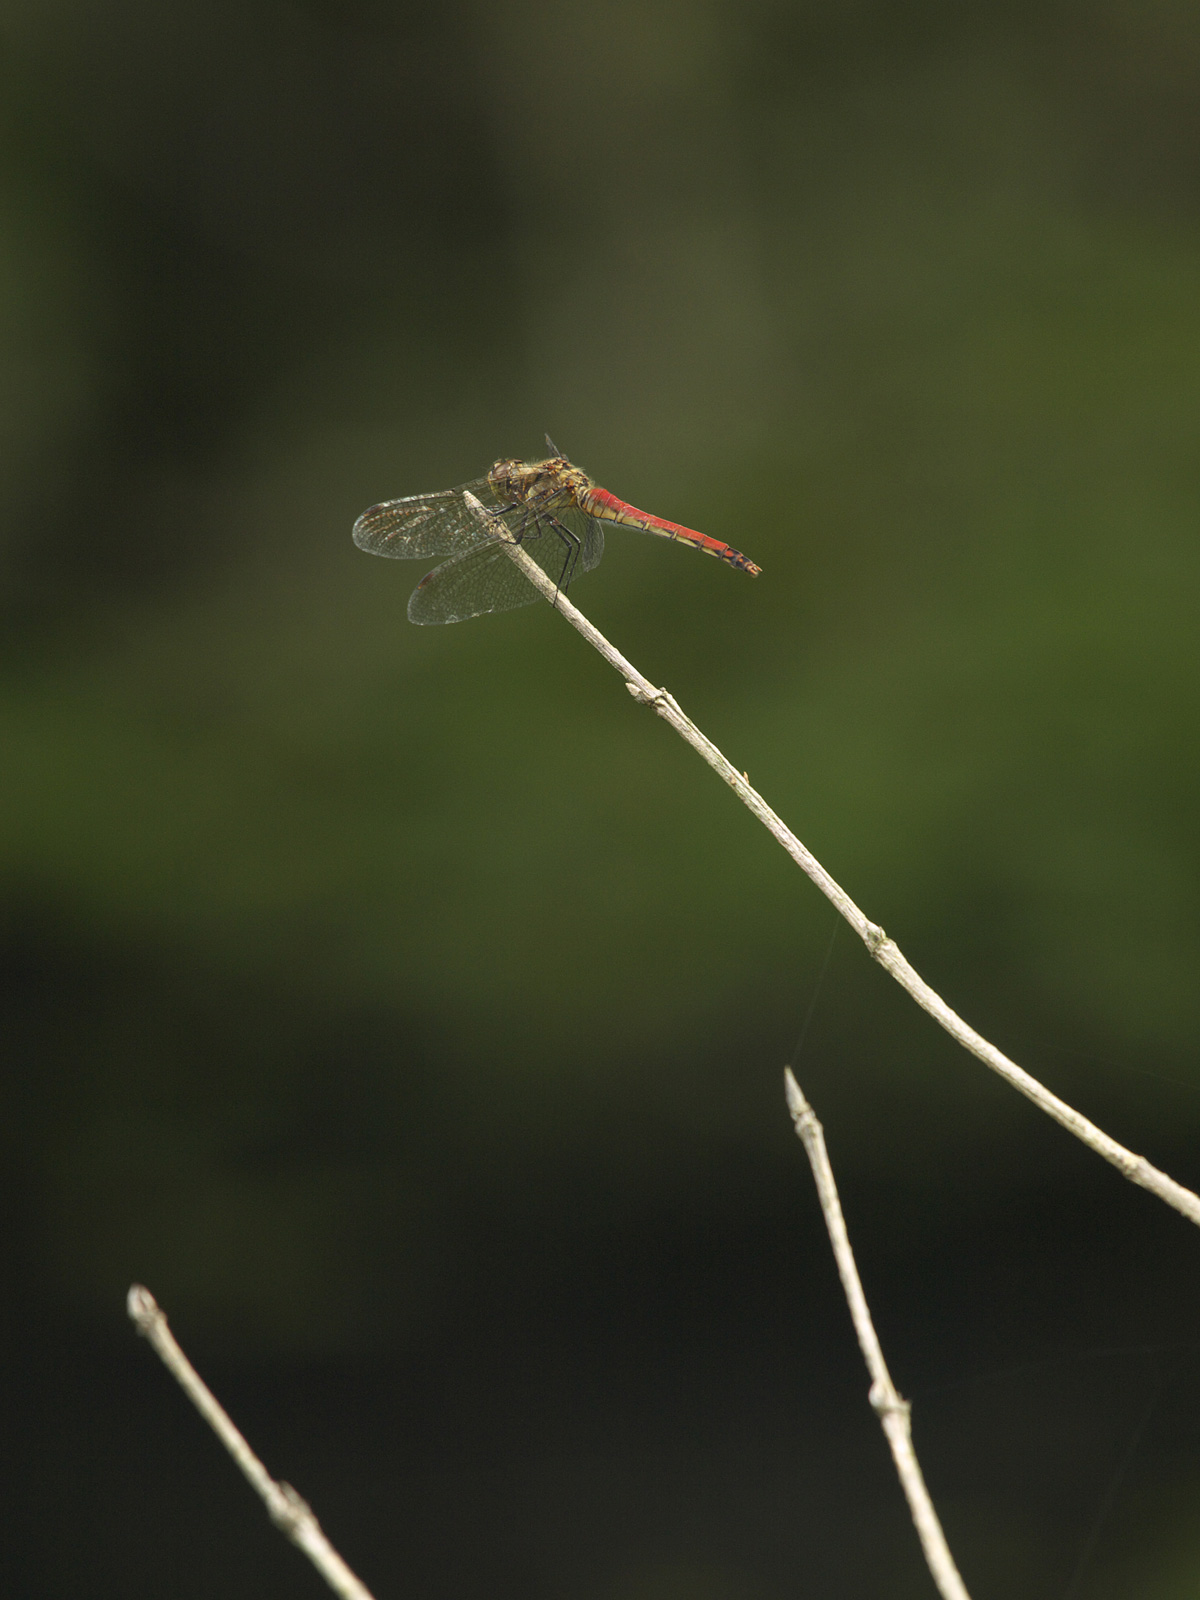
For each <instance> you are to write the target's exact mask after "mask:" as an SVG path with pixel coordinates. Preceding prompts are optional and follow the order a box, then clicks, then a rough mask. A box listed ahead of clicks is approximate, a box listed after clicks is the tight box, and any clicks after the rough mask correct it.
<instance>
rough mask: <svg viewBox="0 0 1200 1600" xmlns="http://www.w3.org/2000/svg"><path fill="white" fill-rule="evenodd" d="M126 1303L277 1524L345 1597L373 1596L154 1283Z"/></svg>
mask: <svg viewBox="0 0 1200 1600" xmlns="http://www.w3.org/2000/svg"><path fill="white" fill-rule="evenodd" d="M125 1304H126V1309H127V1310H128V1312H129V1315H130V1318H131V1319H132V1321H133V1323H134V1325H135V1326H136V1328H137V1330H138V1332H139V1333H140V1334H143V1335H144V1336H145V1338H146V1339H148V1340H149V1342H150V1344H151V1345H152V1346H153V1347H154V1350H155V1352H156V1353H157V1354H158V1355H159V1357H161V1359H162V1363H163V1365H164V1366H165V1367H166V1369H167V1371H168V1372H169V1373H170V1374H171V1376H172V1377H173V1378H174V1379H175V1380H176V1382H177V1383H178V1384H179V1387H180V1388H181V1389H182V1390H183V1392H184V1394H186V1395H187V1397H188V1399H189V1400H190V1401H191V1402H192V1404H193V1405H194V1406H195V1408H196V1410H197V1411H198V1412H199V1413H200V1415H201V1416H202V1417H203V1418H204V1420H205V1421H206V1422H207V1423H208V1425H209V1426H210V1427H211V1428H212V1430H213V1432H214V1433H215V1434H216V1436H217V1438H218V1439H220V1441H221V1443H222V1444H223V1445H224V1446H225V1448H226V1450H228V1451H229V1454H230V1455H231V1456H232V1457H233V1459H234V1461H236V1462H237V1464H238V1466H239V1467H240V1468H241V1470H242V1472H243V1473H244V1475H245V1477H246V1478H247V1480H248V1481H249V1483H250V1486H251V1488H252V1489H253V1490H254V1491H255V1493H256V1494H257V1495H258V1496H259V1497H260V1498H261V1500H262V1502H263V1504H264V1505H265V1506H266V1508H267V1513H268V1515H269V1516H270V1518H271V1521H272V1522H273V1523H274V1524H275V1526H276V1527H277V1528H278V1529H279V1530H280V1532H281V1533H283V1534H284V1535H286V1537H287V1538H289V1539H290V1540H291V1541H292V1543H293V1544H294V1545H297V1546H298V1547H299V1548H300V1549H301V1550H303V1551H304V1554H305V1555H306V1556H307V1557H308V1559H309V1560H310V1561H311V1562H312V1564H313V1566H314V1567H316V1569H317V1571H318V1572H319V1573H320V1574H321V1576H322V1577H323V1578H324V1579H325V1582H326V1583H327V1584H328V1585H329V1587H330V1588H331V1589H332V1590H333V1592H334V1594H336V1595H340V1596H341V1600H371V1593H370V1590H369V1589H367V1588H366V1587H365V1585H364V1584H362V1583H360V1582H359V1580H358V1579H357V1578H356V1577H355V1576H354V1574H353V1573H352V1572H351V1571H350V1568H349V1567H348V1566H347V1565H346V1563H345V1562H344V1561H343V1560H342V1558H341V1556H340V1555H338V1553H337V1551H336V1550H335V1549H334V1548H333V1546H332V1545H331V1544H330V1542H329V1540H328V1539H327V1538H326V1537H325V1535H324V1534H323V1533H322V1532H321V1525H320V1523H319V1522H318V1521H317V1519H316V1517H315V1516H314V1515H313V1513H312V1510H311V1508H310V1507H309V1506H308V1505H307V1504H306V1502H305V1501H303V1500H302V1499H301V1498H300V1496H299V1495H298V1494H297V1493H296V1491H295V1489H293V1488H292V1486H291V1484H290V1483H276V1481H275V1479H274V1478H272V1477H271V1475H270V1474H269V1473H268V1471H267V1469H266V1468H265V1467H264V1466H263V1464H262V1462H261V1461H260V1460H259V1459H258V1457H257V1456H256V1455H255V1454H254V1451H253V1450H251V1448H250V1446H249V1445H248V1444H247V1443H246V1441H245V1439H244V1438H243V1437H242V1435H241V1434H240V1433H239V1432H238V1430H237V1429H236V1428H235V1427H234V1425H233V1423H232V1422H231V1421H230V1419H229V1416H228V1414H227V1413H226V1412H225V1410H224V1409H223V1408H222V1407H221V1405H220V1403H219V1402H218V1401H217V1399H216V1397H215V1396H214V1395H213V1393H212V1390H211V1389H209V1388H208V1386H207V1384H205V1382H204V1380H203V1379H202V1378H201V1377H200V1375H199V1373H198V1372H197V1371H196V1369H195V1367H193V1366H192V1364H191V1362H190V1361H189V1360H188V1358H187V1357H186V1356H185V1355H184V1353H183V1351H182V1350H181V1349H180V1348H179V1346H178V1344H177V1343H176V1342H175V1338H174V1336H173V1335H172V1333H171V1330H170V1329H169V1328H168V1327H167V1319H166V1317H165V1315H164V1314H163V1312H162V1311H160V1310H159V1307H158V1302H157V1301H156V1300H155V1298H154V1296H153V1295H152V1294H151V1293H150V1291H149V1289H143V1288H142V1286H141V1285H140V1284H137V1283H135V1284H134V1286H133V1288H132V1289H130V1291H129V1294H128V1297H127V1299H126V1302H125Z"/></svg>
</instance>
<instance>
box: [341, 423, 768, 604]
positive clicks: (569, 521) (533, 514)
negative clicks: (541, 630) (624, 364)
mask: <svg viewBox="0 0 1200 1600" xmlns="http://www.w3.org/2000/svg"><path fill="white" fill-rule="evenodd" d="M546 448H547V450H549V452H550V454H549V456H548V457H547V459H546V460H545V461H515V460H507V459H506V460H503V461H497V462H496V464H495V466H494V467H493V468H492V469H491V471H490V472H489V473H488V475H487V477H486V478H480V479H478V480H477V481H476V482H474V483H464V484H462V485H460V486H459V488H457V489H438V490H436V491H435V492H434V493H433V494H414V495H409V496H408V497H407V498H406V499H403V500H384V501H382V502H381V504H379V505H377V506H371V507H370V509H369V510H367V511H364V512H363V514H362V516H361V517H359V519H358V521H357V522H356V523H355V524H354V542H355V544H356V545H357V546H358V548H359V549H360V550H366V551H369V552H370V554H371V555H375V556H394V557H396V558H397V559H399V560H401V561H418V560H429V559H431V558H434V557H437V556H445V557H446V559H445V560H444V561H443V562H442V564H441V565H440V566H438V567H434V569H433V571H432V572H429V573H426V575H425V577H423V578H422V579H421V581H420V583H419V584H418V585H417V587H416V588H415V589H414V590H413V593H412V598H411V599H410V600H409V602H408V620H409V621H410V622H417V623H436V622H465V621H466V620H467V619H468V618H469V617H481V616H485V615H486V614H487V613H488V612H491V611H514V610H515V609H516V608H517V607H518V606H527V605H532V604H533V603H534V601H536V600H537V599H538V592H537V590H536V589H535V588H534V587H533V585H532V584H531V583H530V582H529V581H528V579H527V578H526V577H525V576H524V574H523V573H522V572H521V569H520V568H519V567H518V566H517V564H516V563H515V562H514V561H512V560H511V559H510V558H509V557H508V556H507V555H506V554H505V551H504V546H505V544H507V543H510V542H513V541H515V542H516V543H517V544H519V545H520V546H521V548H522V549H523V550H525V551H526V552H527V553H528V554H529V555H530V556H532V557H533V559H534V560H535V561H536V562H537V564H538V566H539V567H541V569H542V571H543V572H545V573H546V574H547V576H548V577H549V578H550V579H551V580H552V581H553V582H554V584H555V586H556V587H557V588H558V589H560V590H563V589H566V587H567V585H568V584H569V583H570V582H571V581H572V579H574V578H576V577H578V576H579V575H580V574H581V573H584V572H590V571H591V570H592V568H593V567H596V566H598V565H599V563H600V558H601V556H602V555H603V554H604V524H605V523H608V524H612V523H617V524H619V525H620V526H621V527H625V528H637V529H639V530H640V531H641V532H642V533H653V534H656V535H657V536H658V537H659V538H660V539H677V540H678V541H679V542H680V543H681V544H688V545H691V546H692V548H693V549H694V550H703V551H704V552H705V553H706V554H707V555H710V556H716V557H717V559H718V560H720V561H725V562H727V563H728V564H729V565H730V566H731V567H737V568H738V569H739V571H741V572H749V573H751V574H757V573H759V572H760V571H761V570H762V569H761V568H760V567H757V566H755V564H754V562H753V561H751V560H750V559H749V557H747V556H744V555H743V554H742V552H741V551H740V550H735V549H734V548H733V547H732V545H728V544H722V542H721V541H720V539H712V538H710V537H709V535H708V534H706V533H697V532H696V530H695V529H694V528H684V527H681V526H680V524H679V523H678V522H666V521H664V519H663V518H662V517H654V516H651V515H650V513H649V512H648V511H639V510H638V508H637V507H636V506H631V505H629V504H628V502H627V501H625V500H618V499H617V497H616V495H615V494H610V493H609V492H608V490H607V489H602V488H600V486H599V485H598V484H597V483H594V482H593V481H592V479H591V478H589V477H588V475H587V473H586V472H584V471H583V470H582V468H580V467H577V466H575V465H574V464H573V463H572V462H570V461H568V460H567V458H566V456H564V455H563V454H562V452H561V451H560V450H558V449H557V448H556V447H555V444H554V441H553V440H552V439H551V438H550V437H549V435H547V437H546ZM468 491H469V492H470V493H471V494H472V495H474V496H475V498H476V499H477V500H478V501H479V502H480V503H481V504H482V505H483V506H484V507H485V508H486V509H487V510H488V512H490V514H491V518H492V519H495V520H494V521H491V520H490V519H489V518H484V517H480V516H479V514H478V512H475V511H472V509H471V507H470V506H469V505H468V504H467V502H466V500H465V499H464V498H463V496H464V495H465V494H466V493H467V492H468Z"/></svg>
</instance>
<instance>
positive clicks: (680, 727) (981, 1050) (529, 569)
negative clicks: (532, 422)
mask: <svg viewBox="0 0 1200 1600" xmlns="http://www.w3.org/2000/svg"><path fill="white" fill-rule="evenodd" d="M466 500H467V503H468V504H469V505H470V507H471V509H472V511H473V512H474V513H475V515H476V516H478V517H479V518H480V519H481V520H482V521H483V522H485V523H486V525H487V527H488V529H489V531H490V532H492V533H494V534H495V535H496V536H497V537H498V538H500V539H502V540H503V541H504V542H505V544H506V547H507V551H508V554H509V556H511V558H512V559H513V560H514V561H515V562H516V563H517V565H518V566H519V567H520V568H521V571H522V572H523V573H524V574H525V576H526V577H527V578H528V579H529V581H530V583H532V584H533V585H534V587H535V588H536V589H538V590H540V592H541V593H542V594H543V595H545V597H546V599H547V600H549V601H550V602H551V603H552V604H553V605H554V606H555V607H556V608H557V610H558V611H559V612H561V614H562V615H563V616H564V617H565V618H566V620H567V621H568V622H569V623H570V624H571V626H572V627H573V628H574V629H575V630H576V631H577V632H578V633H581V634H582V635H583V637H584V638H585V639H586V640H587V641H588V643H589V644H590V645H591V646H592V647H593V648H594V649H596V650H598V651H599V652H600V654H601V655H602V656H603V657H604V659H605V660H606V661H607V662H608V663H609V665H610V666H611V667H613V668H615V669H616V671H617V672H619V673H620V674H621V676H622V677H623V678H624V679H625V686H626V688H627V689H628V690H629V692H630V694H631V695H632V696H633V697H634V699H635V700H637V701H639V702H640V703H641V704H642V705H648V706H653V708H654V710H655V711H657V712H658V714H659V716H660V717H661V718H662V719H663V721H664V722H667V723H669V724H670V726H671V727H672V728H674V729H675V731H676V733H678V734H679V736H680V738H682V739H685V740H686V741H687V742H688V744H690V745H691V746H692V748H693V749H694V750H697V751H698V752H699V753H700V755H701V756H703V758H704V760H705V761H707V762H708V764H709V766H710V767H711V768H712V769H713V771H714V772H716V773H717V774H718V776H719V777H721V778H723V779H724V780H725V782H726V783H727V784H728V785H729V787H730V788H731V789H732V790H733V792H734V794H736V795H737V797H738V799H739V800H741V801H742V803H743V804H744V805H745V806H746V807H747V808H748V809H749V810H750V812H751V813H752V814H753V815H754V816H755V817H757V818H758V820H759V821H760V822H761V823H762V825H763V827H764V828H766V829H767V831H768V833H770V834H771V835H772V836H773V837H774V838H775V839H776V840H778V842H779V843H780V844H781V845H782V846H783V848H784V849H785V850H786V851H787V853H788V855H790V856H791V858H792V860H793V861H794V862H796V864H797V866H799V867H800V868H801V869H802V870H803V871H804V872H806V873H807V874H808V876H809V877H810V878H811V879H812V881H813V882H814V883H815V884H816V886H817V888H818V889H820V891H821V893H822V894H823V895H825V897H826V898H827V899H828V900H830V901H831V902H832V904H833V905H834V906H835V907H836V908H837V910H838V911H839V912H840V913H841V915H842V916H843V917H844V918H845V919H846V921H847V922H848V923H849V924H850V926H851V927H852V928H853V929H854V931H855V933H857V934H858V936H859V938H860V939H861V940H862V941H863V943H864V944H865V945H866V947H867V949H868V951H869V952H870V954H871V955H872V956H873V957H874V958H875V960H876V961H877V962H878V963H879V965H880V966H881V967H883V968H884V970H885V971H886V972H890V973H891V975H892V977H893V978H895V980H896V982H897V983H898V984H900V985H901V987H902V988H904V989H907V991H908V993H909V994H910V995H911V996H912V998H913V999H914V1000H915V1001H916V1002H917V1004H918V1005H919V1006H922V1007H924V1009H925V1010H926V1011H928V1013H929V1015H930V1016H931V1017H932V1018H933V1019H934V1021H935V1022H938V1023H940V1025H941V1026H942V1027H943V1028H944V1029H945V1030H946V1032H947V1033H948V1034H949V1035H950V1037H951V1038H952V1039H956V1040H957V1041H958V1043H959V1044H961V1045H962V1046H963V1047H964V1048H965V1049H967V1050H969V1051H970V1052H971V1053H972V1055H975V1056H978V1057H979V1059H980V1061H982V1062H983V1063H984V1065H985V1066H988V1067H990V1068H991V1069H992V1071H993V1072H995V1073H997V1074H998V1075H999V1076H1000V1077H1001V1078H1003V1079H1004V1081H1005V1082H1006V1083H1008V1084H1009V1085H1010V1086H1011V1087H1012V1088H1014V1089H1016V1090H1018V1091H1019V1093H1021V1094H1023V1095H1024V1096H1025V1097H1026V1099H1028V1100H1032V1101H1033V1103H1034V1105H1035V1106H1037V1107H1038V1108H1039V1109H1040V1110H1042V1111H1044V1112H1045V1113H1046V1115H1047V1116H1049V1117H1053V1118H1054V1120H1055V1122H1058V1123H1060V1124H1061V1125H1062V1126H1063V1127H1064V1128H1066V1129H1067V1131H1068V1132H1069V1133H1073V1134H1074V1135H1075V1137H1076V1138H1077V1139H1080V1140H1082V1141H1083V1143H1084V1144H1086V1145H1087V1146H1088V1148H1089V1149H1090V1150H1094V1151H1095V1152H1096V1154H1097V1155H1098V1156H1102V1157H1103V1158H1104V1160H1105V1161H1108V1162H1111V1164H1112V1165H1113V1166H1114V1167H1116V1169H1117V1171H1118V1172H1120V1173H1122V1174H1124V1176H1125V1177H1126V1178H1128V1179H1129V1180H1130V1182H1131V1183H1136V1184H1139V1185H1140V1186H1141V1187H1142V1188H1143V1189H1148V1190H1149V1191H1150V1193H1151V1194H1153V1195H1157V1196H1158V1198H1159V1199H1160V1200H1162V1201H1164V1202H1165V1203H1166V1204H1167V1205H1169V1206H1172V1207H1173V1208H1174V1209H1175V1210H1176V1211H1178V1212H1179V1213H1180V1214H1181V1215H1182V1216H1185V1217H1186V1218H1187V1219H1188V1221H1189V1222H1194V1223H1196V1224H1197V1225H1198V1226H1200V1195H1195V1194H1193V1193H1192V1191H1191V1190H1190V1189H1185V1188H1184V1187H1183V1185H1182V1184H1180V1183H1176V1182H1175V1180H1174V1179H1173V1178H1170V1177H1168V1176H1167V1174H1166V1173H1165V1172H1160V1171H1159V1169H1158V1168H1157V1167H1155V1166H1152V1165H1151V1163H1150V1162H1149V1161H1147V1160H1146V1159H1145V1157H1144V1156H1139V1155H1135V1154H1134V1153H1133V1151H1132V1150H1126V1148H1125V1147H1124V1145H1121V1144H1118V1143H1117V1141H1116V1140H1115V1139H1113V1138H1110V1137H1109V1135H1108V1134H1107V1133H1105V1132H1104V1131H1103V1129H1101V1128H1098V1127H1097V1126H1096V1124H1095V1123H1094V1122H1091V1121H1089V1120H1088V1118H1087V1117H1085V1116H1084V1115H1083V1114H1082V1112H1079V1111H1076V1110H1075V1109H1074V1107H1073V1106H1069V1105H1068V1104H1067V1103H1066V1101H1065V1100H1060V1099H1059V1098H1058V1096H1057V1095H1056V1094H1052V1093H1051V1092H1050V1090H1049V1089H1047V1088H1046V1087H1045V1085H1044V1084H1041V1083H1039V1082H1038V1080H1037V1079H1036V1078H1034V1077H1032V1076H1031V1075H1030V1074H1029V1073H1028V1072H1026V1071H1025V1070H1024V1069H1023V1068H1021V1067H1019V1066H1017V1064H1016V1062H1015V1061H1010V1060H1009V1058H1008V1057H1007V1056H1006V1055H1004V1054H1003V1052H1002V1051H1000V1050H997V1049H996V1047H995V1045H993V1044H989V1043H988V1041H987V1040H986V1039H985V1038H984V1037H983V1035H982V1034H979V1033H976V1031H975V1029H974V1028H972V1027H971V1026H969V1024H968V1023H966V1022H964V1021H963V1019H962V1018H961V1017H960V1016H958V1015H957V1013H956V1012H954V1011H952V1010H951V1009H950V1007H949V1006H948V1005H947V1004H946V1002H945V1001H944V1000H943V999H942V998H941V996H940V995H939V994H937V993H936V992H935V991H934V990H933V989H931V988H930V987H929V985H928V984H927V983H926V982H925V980H924V979H923V978H922V977H921V976H920V975H919V974H918V973H917V972H915V971H914V970H913V968H912V967H911V966H910V965H909V963H908V961H907V960H906V959H905V958H904V956H903V955H902V954H901V952H900V949H899V947H898V946H897V945H896V943H895V941H894V940H892V939H889V938H888V936H887V934H886V933H884V931H883V929H882V928H880V927H878V926H877V925H876V924H875V923H873V922H871V921H869V920H868V918H867V917H866V916H865V915H864V914H863V912H862V911H860V910H859V908H858V906H856V905H855V903H854V901H853V900H852V899H851V898H850V896H849V895H848V894H847V893H846V891H845V890H844V889H843V888H842V887H841V885H840V884H838V883H837V882H835V881H834V879H833V878H832V877H830V875H829V873H828V872H826V870H825V868H824V867H823V866H822V865H821V863H820V862H819V861H818V860H817V858H816V857H815V856H814V855H813V853H812V852H811V850H808V849H807V848H806V847H805V846H804V845H803V844H801V842H800V840H799V839H797V837H796V835H795V834H794V833H793V832H792V831H791V829H790V828H789V827H788V826H787V825H786V824H785V823H784V821H783V819H782V818H781V817H779V816H777V815H776V813H775V812H774V811H772V809H771V807H770V806H769V805H768V804H767V802H766V801H765V800H764V799H763V797H762V795H760V794H759V793H758V791H757V790H756V789H755V788H754V787H753V786H752V785H751V784H750V782H749V780H748V779H747V778H746V777H745V775H744V774H743V773H741V772H739V771H738V770H737V768H736V767H735V766H733V765H732V763H731V762H729V761H727V760H726V759H725V757H724V756H723V755H722V754H721V752H720V751H719V750H718V749H717V747H716V745H715V744H713V742H712V740H711V739H709V738H707V737H706V736H705V735H704V734H703V733H701V731H700V729H699V728H698V727H697V726H696V724H695V723H694V722H693V721H692V720H691V718H690V717H688V716H686V715H685V714H684V713H683V711H682V710H681V709H680V707H679V705H678V703H677V702H676V701H675V699H674V698H673V696H671V695H669V694H668V693H667V691H666V690H665V689H656V688H655V687H654V685H653V684H652V683H650V682H649V680H648V679H646V678H644V677H643V676H642V674H641V673H640V672H639V671H638V670H637V668H636V667H634V666H633V665H632V664H631V663H630V662H628V661H626V659H625V657H624V656H623V655H622V654H621V652H620V651H619V650H616V649H614V648H613V646H612V645H611V644H609V642H608V640H607V639H606V638H605V637H604V635H603V634H602V633H600V631H599V630H598V629H597V628H595V627H593V626H592V624H591V623H590V622H589V621H588V620H587V618H586V617H585V616H584V615H583V613H582V612H581V611H579V610H578V609H577V607H575V606H574V605H572V604H571V602H570V601H569V600H568V599H567V597H566V595H565V594H562V593H560V592H559V590H558V589H557V588H556V587H555V585H554V584H553V583H552V582H551V580H550V579H549V578H548V577H547V576H546V574H545V573H544V572H543V571H542V569H541V568H540V567H539V566H538V564H537V562H536V561H533V560H532V559H531V558H530V557H529V556H528V555H526V553H525V551H524V550H522V549H521V547H520V545H519V544H517V543H516V542H515V541H514V540H513V538H512V536H511V534H510V533H509V532H508V529H507V528H505V526H504V524H503V523H501V522H499V521H498V520H497V519H496V518H494V517H492V516H491V515H490V514H489V513H488V511H487V510H486V509H485V508H484V507H483V506H482V505H481V504H480V502H479V501H478V500H477V499H476V498H475V496H474V495H472V494H467V495H466Z"/></svg>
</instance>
